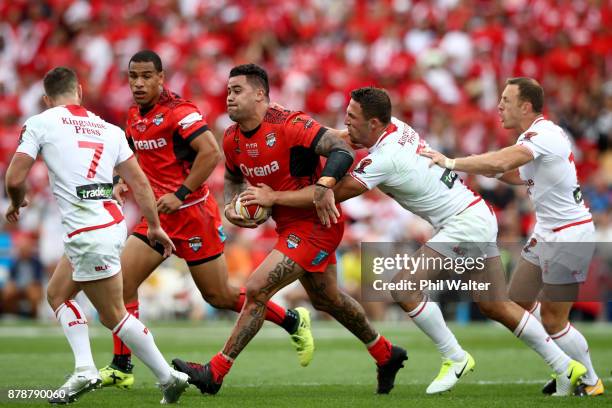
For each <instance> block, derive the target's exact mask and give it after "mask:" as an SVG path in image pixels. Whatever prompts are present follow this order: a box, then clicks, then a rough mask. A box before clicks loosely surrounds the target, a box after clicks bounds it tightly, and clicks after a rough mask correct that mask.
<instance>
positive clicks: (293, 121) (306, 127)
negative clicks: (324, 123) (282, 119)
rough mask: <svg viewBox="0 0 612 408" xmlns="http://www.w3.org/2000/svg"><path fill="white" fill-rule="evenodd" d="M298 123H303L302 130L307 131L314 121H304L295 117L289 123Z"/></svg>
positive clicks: (299, 117)
mask: <svg viewBox="0 0 612 408" xmlns="http://www.w3.org/2000/svg"><path fill="white" fill-rule="evenodd" d="M300 122H304V129H308V128H311V127H312V124H313V123H314V121H313V120H312V119H304V118H303V117H301V116H296V117H295V118H293V120H292V121H291V124H292V125H295V124H297V123H300Z"/></svg>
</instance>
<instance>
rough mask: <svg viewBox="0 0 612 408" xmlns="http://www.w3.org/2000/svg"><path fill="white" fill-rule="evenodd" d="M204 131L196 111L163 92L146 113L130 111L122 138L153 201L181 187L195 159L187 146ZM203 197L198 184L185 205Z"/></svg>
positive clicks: (204, 191)
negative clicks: (138, 167) (140, 168)
mask: <svg viewBox="0 0 612 408" xmlns="http://www.w3.org/2000/svg"><path fill="white" fill-rule="evenodd" d="M207 130H208V125H207V123H206V120H205V119H204V118H203V117H202V114H201V113H200V111H199V110H198V108H197V107H196V106H195V105H194V104H193V103H191V102H189V101H186V100H184V99H181V98H180V97H179V96H178V95H176V94H174V93H172V92H170V91H168V90H167V89H164V90H163V91H162V93H161V96H160V98H159V101H158V102H157V103H156V104H155V105H154V106H153V107H152V108H151V109H149V110H148V111H146V112H142V111H141V110H140V109H139V107H138V106H137V105H133V106H131V107H130V109H129V111H128V118H127V125H126V129H125V134H126V136H127V137H128V140H129V141H130V145H131V146H132V147H133V149H134V152H135V153H136V158H137V159H138V163H139V164H140V167H142V170H143V171H144V173H145V174H146V176H147V179H149V183H150V184H151V187H152V188H153V192H154V193H155V198H160V197H161V196H163V195H164V194H168V193H174V192H175V191H176V190H178V188H179V187H180V186H181V184H183V182H184V181H185V179H186V178H187V176H188V175H189V172H190V171H191V166H192V165H193V161H194V159H195V157H196V151H195V150H193V149H192V148H191V146H190V143H191V142H192V141H193V140H194V139H195V138H196V137H198V136H200V135H201V134H202V133H204V132H206V131H207ZM207 195H208V186H207V185H206V184H202V185H201V186H200V187H199V188H198V189H197V190H195V191H194V192H193V193H192V194H190V195H189V197H188V198H187V202H185V205H188V204H189V203H193V202H195V201H198V200H199V199H202V198H203V197H205V196H207Z"/></svg>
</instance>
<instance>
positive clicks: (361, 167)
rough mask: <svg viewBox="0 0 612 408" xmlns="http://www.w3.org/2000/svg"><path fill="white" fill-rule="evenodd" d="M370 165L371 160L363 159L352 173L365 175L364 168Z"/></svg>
mask: <svg viewBox="0 0 612 408" xmlns="http://www.w3.org/2000/svg"><path fill="white" fill-rule="evenodd" d="M370 164H372V159H363V160H362V161H360V162H359V165H358V166H357V167H356V168H355V170H353V171H354V172H355V173H357V174H365V168H366V167H367V166H369V165H370Z"/></svg>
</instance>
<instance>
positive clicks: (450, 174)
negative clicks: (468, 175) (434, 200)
mask: <svg viewBox="0 0 612 408" xmlns="http://www.w3.org/2000/svg"><path fill="white" fill-rule="evenodd" d="M457 178H459V176H458V175H457V173H455V172H454V171H452V170H449V169H446V170H444V173H442V177H440V181H442V183H444V185H445V186H446V187H448V188H453V186H454V185H455V181H456V180H457Z"/></svg>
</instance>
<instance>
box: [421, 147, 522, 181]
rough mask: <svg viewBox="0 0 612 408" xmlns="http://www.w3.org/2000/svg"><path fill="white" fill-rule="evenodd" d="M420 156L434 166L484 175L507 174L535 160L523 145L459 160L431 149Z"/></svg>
mask: <svg viewBox="0 0 612 408" xmlns="http://www.w3.org/2000/svg"><path fill="white" fill-rule="evenodd" d="M420 154H421V155H422V156H425V157H429V158H430V159H431V160H432V162H433V164H437V165H438V166H440V167H444V168H447V169H449V170H455V171H463V172H466V173H471V174H483V175H490V174H497V173H506V172H509V171H510V170H514V169H517V168H519V167H520V166H522V165H524V164H526V163H529V162H530V161H532V160H533V159H534V157H533V153H531V150H529V148H527V147H525V146H521V145H513V146H510V147H506V148H504V149H501V150H497V151H494V152H488V153H483V154H478V155H474V156H470V157H461V158H457V159H449V158H448V157H446V156H444V155H443V154H442V153H440V152H437V151H435V150H431V149H429V150H423V151H422V152H421V153H420Z"/></svg>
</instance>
